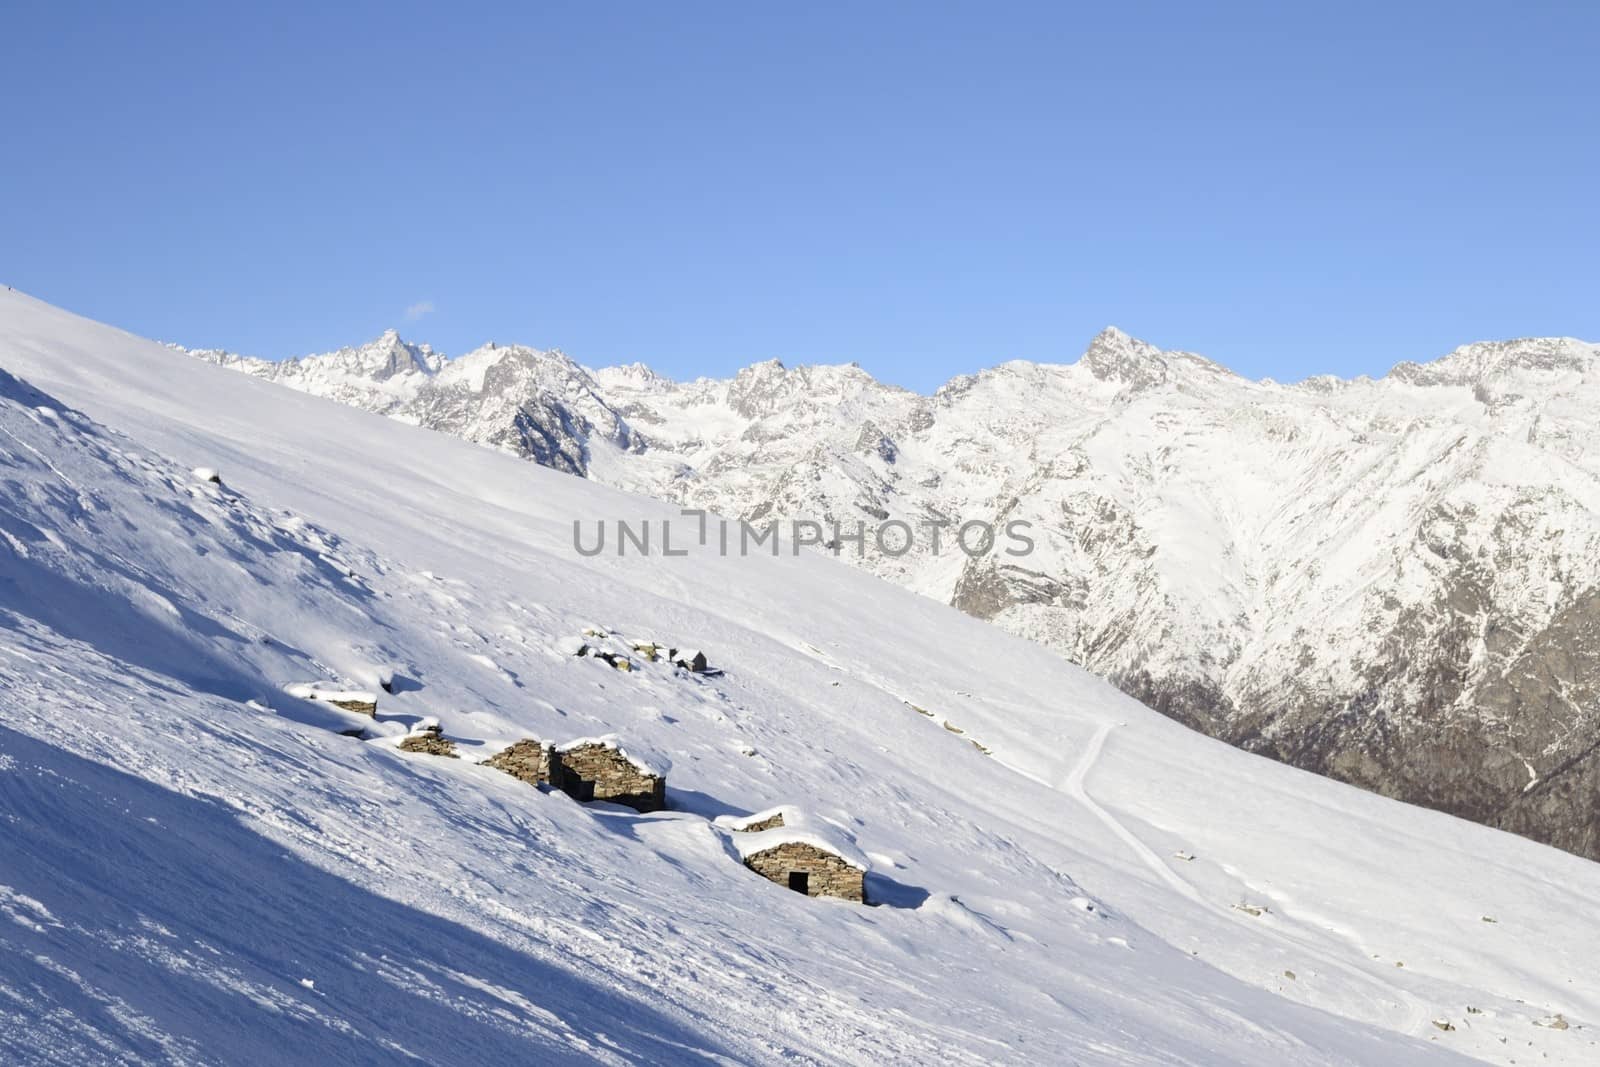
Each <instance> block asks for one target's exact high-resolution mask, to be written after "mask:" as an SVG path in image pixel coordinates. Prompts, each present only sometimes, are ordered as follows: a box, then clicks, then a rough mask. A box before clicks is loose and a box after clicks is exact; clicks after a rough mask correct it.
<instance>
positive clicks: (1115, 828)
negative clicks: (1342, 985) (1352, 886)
mask: <svg viewBox="0 0 1600 1067" xmlns="http://www.w3.org/2000/svg"><path fill="white" fill-rule="evenodd" d="M1117 725H1118V724H1117V723H1116V722H1114V721H1111V720H1104V721H1102V722H1100V723H1099V724H1098V725H1097V726H1096V727H1095V731H1094V736H1093V737H1091V738H1090V739H1089V743H1088V744H1087V745H1086V746H1085V747H1084V750H1083V752H1082V754H1080V755H1079V757H1078V758H1077V760H1076V761H1074V762H1073V764H1072V766H1071V767H1070V768H1069V769H1068V771H1067V773H1066V775H1065V776H1064V777H1063V778H1062V779H1061V781H1060V782H1059V783H1058V786H1057V788H1059V789H1061V790H1062V791H1064V792H1065V793H1067V794H1068V795H1069V796H1071V797H1072V798H1073V799H1074V800H1076V801H1077V802H1078V803H1080V804H1082V805H1083V806H1084V807H1085V808H1087V809H1088V810H1089V812H1090V814H1092V815H1093V816H1094V817H1095V818H1096V819H1098V820H1099V821H1100V822H1101V823H1102V824H1104V825H1105V827H1106V828H1107V829H1109V830H1110V831H1111V832H1112V833H1113V834H1115V835H1116V836H1117V839H1118V840H1119V841H1121V842H1122V843H1123V844H1125V845H1127V846H1128V848H1129V849H1130V850H1131V851H1132V852H1133V853H1134V855H1136V856H1138V857H1139V860H1140V862H1142V863H1143V864H1144V865H1145V866H1146V867H1148V868H1149V869H1150V871H1151V872H1152V873H1154V874H1155V875H1156V876H1157V877H1158V878H1160V879H1161V880H1162V881H1163V882H1164V883H1166V884H1167V885H1168V886H1171V887H1172V889H1173V890H1175V891H1176V892H1177V893H1178V894H1179V895H1180V896H1182V897H1183V898H1184V899H1185V900H1187V901H1189V902H1190V903H1192V904H1194V905H1196V906H1197V907H1201V908H1205V909H1206V910H1207V911H1211V912H1214V913H1216V914H1218V915H1220V916H1222V917H1223V918H1224V919H1227V920H1229V921H1230V922H1243V921H1252V922H1254V921H1256V920H1254V919H1251V920H1246V919H1244V918H1241V916H1240V915H1239V914H1238V913H1235V912H1234V911H1233V910H1232V909H1231V908H1228V907H1225V906H1223V905H1221V904H1218V903H1216V902H1214V901H1211V900H1208V899H1206V897H1205V896H1204V895H1203V894H1201V892H1200V891H1199V890H1198V889H1196V888H1195V887H1194V886H1193V885H1191V884H1190V883H1188V882H1186V881H1184V879H1183V878H1182V877H1181V876H1180V875H1179V874H1178V872H1176V871H1174V870H1173V869H1172V867H1171V865H1170V864H1168V863H1167V862H1166V861H1165V860H1163V859H1162V858H1161V857H1160V856H1159V855H1158V854H1157V853H1156V851H1155V850H1154V849H1152V848H1151V847H1150V846H1149V845H1147V844H1145V843H1144V842H1143V841H1142V840H1140V839H1139V837H1138V835H1137V834H1135V833H1134V832H1133V831H1132V830H1130V829H1128V827H1127V826H1126V825H1124V824H1123V822H1122V821H1121V820H1120V819H1118V818H1117V817H1116V816H1115V815H1113V814H1112V813H1111V812H1110V811H1108V810H1107V809H1106V808H1105V807H1104V806H1103V805H1101V804H1100V803H1099V802H1098V801H1096V800H1095V799H1094V797H1093V796H1091V795H1090V794H1089V790H1088V786H1087V780H1088V777H1089V773H1090V772H1091V771H1093V770H1094V768H1095V766H1096V765H1097V764H1098V763H1099V762H1100V755H1101V753H1102V752H1103V751H1104V749H1105V744H1106V738H1108V737H1110V736H1111V732H1112V731H1113V730H1115V729H1116V728H1117ZM1274 914H1276V913H1274ZM1280 918H1281V916H1280ZM1267 929H1268V931H1269V932H1270V933H1271V935H1272V936H1274V937H1276V938H1278V939H1280V940H1282V941H1285V942H1287V943H1289V944H1291V945H1293V946H1294V947H1296V948H1298V949H1300V950H1301V951H1303V952H1305V953H1307V954H1308V955H1310V956H1312V957H1313V958H1315V959H1317V960H1318V961H1319V962H1320V963H1321V964H1322V965H1323V966H1325V967H1328V968H1331V969H1333V970H1337V971H1339V972H1340V973H1342V974H1345V975H1348V976H1350V977H1352V978H1354V979H1356V980H1357V981H1358V982H1361V983H1362V984H1365V985H1368V986H1371V987H1373V988H1374V989H1376V990H1377V996H1378V997H1379V999H1380V1001H1382V1002H1385V1003H1387V1002H1389V997H1390V996H1391V995H1393V994H1398V995H1399V996H1400V997H1401V998H1402V999H1401V1002H1400V1004H1398V1005H1397V1007H1399V1008H1401V1009H1402V1010H1403V1011H1404V1012H1405V1017H1404V1020H1403V1021H1402V1022H1401V1023H1400V1025H1399V1026H1398V1027H1397V1029H1399V1031H1400V1032H1401V1033H1406V1034H1412V1035H1417V1034H1421V1033H1422V1032H1423V1030H1424V1028H1425V1027H1427V1026H1428V1025H1429V1022H1430V1020H1431V1019H1432V1018H1433V1014H1432V1013H1431V1012H1430V1011H1429V1010H1428V1008H1427V1006H1426V1005H1425V1004H1424V1003H1423V1002H1422V1001H1421V1000H1420V999H1419V998H1417V997H1415V996H1413V995H1412V994H1411V993H1409V992H1408V991H1406V990H1404V989H1402V988H1400V987H1398V986H1396V985H1392V984H1390V983H1389V982H1386V981H1385V980H1383V979H1381V978H1379V977H1377V976H1376V975H1373V974H1371V973H1370V972H1368V971H1364V970H1362V969H1361V968H1359V967H1356V966H1354V965H1352V964H1350V963H1347V962H1346V961H1344V960H1342V959H1339V958H1337V957H1335V956H1332V955H1329V953H1328V952H1327V950H1326V949H1323V948H1321V947H1319V946H1317V945H1315V944H1314V943H1313V942H1311V941H1309V940H1307V939H1305V938H1302V937H1300V936H1298V935H1296V934H1293V933H1290V932H1289V931H1287V930H1284V929H1282V928H1281V927H1279V926H1278V925H1276V923H1273V924H1270V925H1268V927H1267ZM1352 947H1356V946H1352Z"/></svg>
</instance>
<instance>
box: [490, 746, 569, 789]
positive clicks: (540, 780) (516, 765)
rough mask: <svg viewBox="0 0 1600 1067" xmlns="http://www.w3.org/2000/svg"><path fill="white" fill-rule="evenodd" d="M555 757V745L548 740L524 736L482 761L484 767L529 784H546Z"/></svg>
mask: <svg viewBox="0 0 1600 1067" xmlns="http://www.w3.org/2000/svg"><path fill="white" fill-rule="evenodd" d="M554 758H555V746H554V745H552V744H551V743H550V742H548V741H538V740H535V739H534V738H531V737H525V738H523V739H522V740H521V741H518V742H516V743H515V744H513V745H511V746H510V747H508V748H504V749H502V750H500V751H499V752H497V753H496V754H495V755H493V756H491V757H489V758H488V759H486V760H484V761H483V764H484V766H485V767H493V768H494V769H495V770H497V771H505V772H506V773H507V774H509V775H511V776H512V777H513V778H520V779H522V780H523V781H524V782H527V783H528V784H529V785H547V784H549V782H550V769H551V765H552V764H553V762H554Z"/></svg>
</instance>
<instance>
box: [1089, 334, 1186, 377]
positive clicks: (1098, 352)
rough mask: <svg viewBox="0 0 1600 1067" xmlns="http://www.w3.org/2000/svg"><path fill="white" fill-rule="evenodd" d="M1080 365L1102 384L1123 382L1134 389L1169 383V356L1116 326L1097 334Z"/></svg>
mask: <svg viewBox="0 0 1600 1067" xmlns="http://www.w3.org/2000/svg"><path fill="white" fill-rule="evenodd" d="M1079 363H1080V364H1081V365H1082V366H1084V367H1086V368H1088V370H1089V373H1091V374H1093V375H1094V376H1095V377H1096V378H1099V379H1100V380H1101V381H1108V382H1119V383H1121V384H1123V385H1126V386H1129V387H1132V388H1134V389H1145V388H1149V387H1151V386H1155V385H1160V384H1161V383H1162V382H1164V381H1166V380H1167V375H1168V363H1167V359H1166V354H1165V353H1164V352H1162V351H1161V349H1159V348H1157V347H1156V346H1155V345H1152V344H1150V343H1148V342H1145V341H1140V340H1138V339H1137V338H1134V337H1130V336H1128V335H1127V334H1126V333H1123V332H1122V331H1121V330H1119V329H1117V328H1116V327H1115V326H1107V327H1106V328H1105V329H1103V330H1101V331H1100V332H1099V333H1098V334H1096V335H1095V337H1094V340H1092V341H1090V342H1089V347H1088V348H1086V349H1085V350H1084V353H1083V358H1082V359H1081V360H1079Z"/></svg>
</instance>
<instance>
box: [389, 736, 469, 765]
mask: <svg viewBox="0 0 1600 1067" xmlns="http://www.w3.org/2000/svg"><path fill="white" fill-rule="evenodd" d="M400 749H401V751H404V752H426V753H427V754H428V755H430V756H449V757H450V758H451V759H460V758H461V757H459V756H457V755H456V744H455V742H454V741H451V740H449V739H448V738H443V737H440V736H439V735H438V734H435V733H420V734H407V735H406V736H405V738H404V739H402V740H401V742H400Z"/></svg>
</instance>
